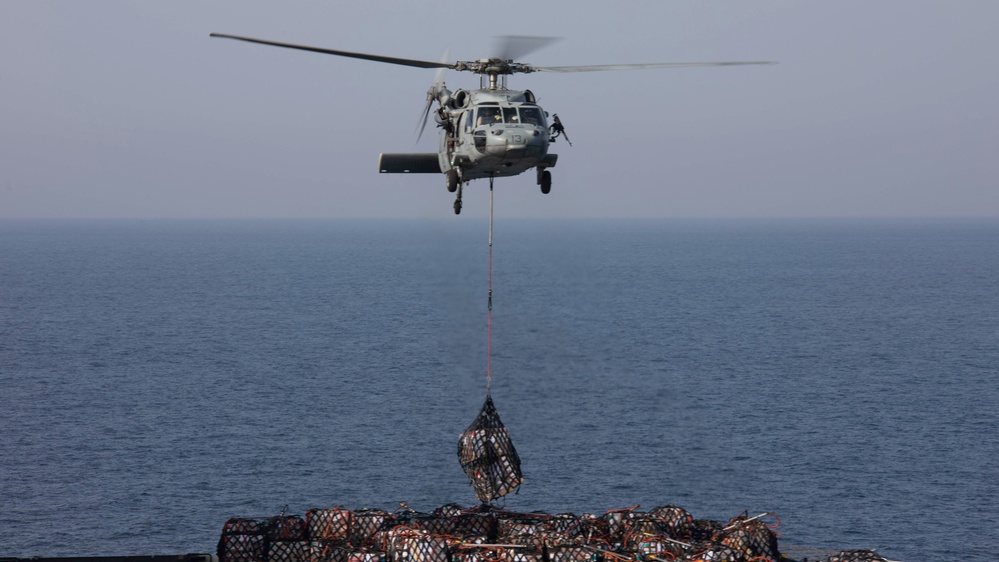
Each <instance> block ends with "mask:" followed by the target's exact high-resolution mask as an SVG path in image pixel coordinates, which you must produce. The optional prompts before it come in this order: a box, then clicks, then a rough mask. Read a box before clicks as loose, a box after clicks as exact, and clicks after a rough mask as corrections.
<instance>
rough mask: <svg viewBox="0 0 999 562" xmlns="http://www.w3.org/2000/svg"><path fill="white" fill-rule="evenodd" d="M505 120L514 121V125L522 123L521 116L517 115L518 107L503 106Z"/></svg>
mask: <svg viewBox="0 0 999 562" xmlns="http://www.w3.org/2000/svg"><path fill="white" fill-rule="evenodd" d="M503 120H504V121H506V122H507V123H512V124H514V125H516V124H519V123H520V118H518V117H517V108H516V107H504V108H503Z"/></svg>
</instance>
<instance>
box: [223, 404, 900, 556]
mask: <svg viewBox="0 0 999 562" xmlns="http://www.w3.org/2000/svg"><path fill="white" fill-rule="evenodd" d="M487 405H488V402H487ZM779 525H780V520H779V519H777V516H776V515H773V514H771V513H764V514H761V515H757V516H755V517H747V514H746V513H743V514H740V515H738V516H736V517H733V518H732V519H730V520H729V521H728V522H727V523H721V522H718V521H712V520H708V519H694V518H693V517H692V516H691V515H690V513H688V512H687V511H686V510H684V509H683V508H680V507H677V506H674V505H664V506H661V507H657V508H655V509H652V510H651V511H648V512H644V511H639V510H638V506H633V507H629V508H623V509H615V510H611V511H608V512H606V513H604V514H603V515H593V514H588V513H584V514H582V515H575V514H572V513H559V514H556V515H549V514H547V513H544V512H531V513H518V512H513V511H507V510H503V509H499V508H496V507H493V506H491V505H488V504H482V505H480V506H478V507H474V508H468V509H466V508H463V507H461V506H459V505H456V504H447V505H445V506H442V507H440V508H438V509H436V510H434V511H433V512H431V513H422V512H418V511H415V510H413V509H410V508H409V507H408V506H406V505H405V504H400V506H399V508H398V509H396V510H395V511H393V512H389V511H385V510H381V509H361V510H350V509H347V508H346V507H343V506H338V507H332V508H325V509H310V510H309V511H308V512H306V516H305V518H304V519H303V518H301V517H298V516H294V515H291V516H286V515H283V514H282V515H279V516H277V517H269V518H233V519H230V520H229V521H226V523H225V525H224V527H223V529H222V537H221V538H220V540H219V545H218V557H219V562H629V561H630V562H650V561H654V562H674V561H677V562H694V561H710V562H793V560H792V559H791V558H788V557H787V556H782V555H781V553H780V551H779V550H778V541H777V539H778V535H777V533H776V530H775V529H776V528H777V527H778V526H779ZM814 562H822V561H821V560H815V561H814ZM825 562H885V559H884V558H882V557H881V556H880V555H878V554H877V553H875V552H873V551H870V550H855V551H844V552H840V553H838V554H835V555H833V556H830V557H829V558H827V559H825Z"/></svg>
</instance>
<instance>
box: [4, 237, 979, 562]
mask: <svg viewBox="0 0 999 562" xmlns="http://www.w3.org/2000/svg"><path fill="white" fill-rule="evenodd" d="M486 234H487V224H486V223H485V222H484V221H483V220H473V219H467V218H465V217H461V218H460V219H458V218H456V219H454V220H448V221H443V222H393V221H375V222H334V221H326V222H308V221H299V222H280V221H229V222H226V221H218V222H213V221H151V222H127V221H112V222H85V221H84V222H76V221H7V222H5V223H2V224H0V556H21V557H27V556H58V555H143V554H172V553H185V552H212V551H213V550H214V547H215V543H216V541H217V540H218V536H219V533H220V530H221V527H222V524H223V523H224V522H225V520H226V519H227V518H229V517H231V516H267V515H276V514H277V513H278V512H280V511H281V509H282V507H283V506H285V505H288V506H289V512H290V513H298V514H304V512H305V511H306V510H307V509H309V508H312V507H331V506H334V505H339V504H343V505H346V506H348V507H351V508H355V509H359V508H364V507H381V508H386V509H392V508H394V507H395V506H397V504H398V502H400V501H406V502H408V503H409V505H410V506H411V507H413V508H415V509H419V510H423V511H430V510H432V509H434V508H436V507H438V506H440V505H443V504H445V503H449V502H457V503H461V504H464V505H469V506H471V505H474V504H475V498H474V493H473V492H472V489H471V487H470V486H469V485H468V482H467V480H466V479H465V477H464V475H463V473H462V472H461V469H460V466H459V465H458V461H457V456H456V450H457V437H458V434H459V433H460V432H461V431H462V430H463V429H464V428H465V427H466V426H467V425H468V424H469V423H470V422H471V421H472V419H473V418H474V416H475V414H476V413H477V411H478V408H479V406H480V405H481V403H482V400H483V399H484V398H485V390H486V389H485V373H486V281H487V266H488V261H487V245H486ZM494 240H495V246H494V308H493V342H492V348H493V358H492V375H493V382H492V395H493V398H494V400H495V402H496V406H497V408H498V409H499V412H500V414H501V416H502V417H503V420H504V422H505V423H506V425H507V427H508V428H509V429H510V432H511V435H512V437H513V440H514V443H515V445H516V446H517V448H518V451H519V452H520V456H521V459H522V461H523V468H524V473H525V476H526V482H525V484H524V485H523V487H522V489H521V490H520V492H519V494H518V495H515V496H510V497H508V498H507V499H505V501H503V502H502V503H503V504H504V505H505V507H507V508H508V509H515V510H525V511H527V510H536V509H540V510H545V511H548V512H551V513H556V512H564V511H572V512H575V513H582V512H594V513H602V512H604V511H606V510H608V509H613V508H619V507H625V506H630V505H633V504H641V505H642V507H643V508H647V509H651V508H652V507H655V506H657V505H662V504H667V503H672V504H675V505H679V506H682V507H684V508H686V509H688V510H689V511H691V512H692V513H693V515H694V516H695V517H698V518H711V519H720V520H727V519H728V518H730V517H732V516H734V515H737V514H739V513H741V512H742V511H743V510H747V511H748V512H750V514H751V515H754V514H757V513H762V512H765V511H772V512H774V513H776V514H777V515H778V516H779V517H780V518H781V521H782V525H781V527H780V531H781V533H782V539H781V540H782V543H784V544H798V545H808V546H813V547H826V548H844V549H854V548H877V549H878V550H879V552H881V553H882V554H883V555H885V556H887V557H889V558H893V559H896V560H906V561H924V560H925V561H936V560H995V559H997V557H999V530H997V529H999V521H997V519H999V516H997V515H999V507H997V506H999V467H997V462H999V379H997V375H999V222H997V221H972V222H928V221H819V222H814V221H813V222H805V221H800V222H795V221H771V222H765V221H758V222H745V221H701V222H684V221H638V222H615V221H593V222H566V221H562V222H558V221H556V222H540V221H538V222H523V221H520V222H518V221H504V220H502V219H500V220H498V221H497V225H496V233H495V238H494Z"/></svg>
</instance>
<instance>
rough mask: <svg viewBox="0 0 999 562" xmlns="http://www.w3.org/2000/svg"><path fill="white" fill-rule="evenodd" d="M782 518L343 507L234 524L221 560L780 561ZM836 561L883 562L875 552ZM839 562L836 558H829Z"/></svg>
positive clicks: (669, 511)
mask: <svg viewBox="0 0 999 562" xmlns="http://www.w3.org/2000/svg"><path fill="white" fill-rule="evenodd" d="M768 519H769V520H773V521H775V520H776V518H775V517H773V516H771V515H769V514H763V515H761V516H756V517H747V516H746V515H745V514H743V515H740V516H737V517H735V518H733V519H731V520H730V521H728V523H726V524H722V523H720V522H717V521H712V520H703V519H694V518H693V517H692V516H691V515H690V513H688V512H687V511H686V510H684V509H683V508H680V507H676V506H672V505H666V506H662V507H657V508H655V509H653V510H651V511H648V512H644V511H639V510H638V509H637V507H635V508H627V509H618V510H612V511H608V512H607V513H605V514H603V515H600V516H596V515H592V514H583V515H581V516H577V515H575V514H572V513H562V514H557V515H549V514H546V513H541V512H532V513H518V512H511V511H506V510H501V509H496V508H493V507H491V506H489V505H482V506H480V507H475V508H470V509H466V508H462V507H460V506H457V505H453V504H449V505H445V506H443V507H441V508H438V509H436V510H434V512H433V513H420V512H417V511H413V510H411V509H409V508H408V507H402V508H400V509H399V510H396V511H394V512H388V511H384V510H379V509H361V510H356V511H352V510H349V509H347V508H345V507H342V506H341V507H333V508H327V509H312V510H309V511H308V512H307V513H306V515H305V517H304V519H303V518H301V517H298V516H286V515H280V516H277V517H270V518H258V519H245V518H234V519H230V520H229V521H227V522H226V524H225V526H224V528H223V531H222V537H221V539H220V541H219V547H218V555H219V559H220V562H624V561H629V560H630V561H641V562H647V561H649V562H669V561H673V560H678V561H688V562H693V561H709V560H710V561H713V562H763V561H770V562H779V561H781V560H786V558H782V556H781V554H780V552H779V551H778V543H777V534H776V533H775V531H774V529H773V528H772V527H773V526H775V523H770V524H768V523H766V522H765V520H768ZM837 556H839V558H835V559H836V560H855V561H857V562H868V561H872V562H874V561H883V560H884V559H883V558H881V557H880V556H878V555H877V554H875V553H873V552H866V551H854V552H848V553H841V554H840V555H837ZM833 559H834V558H830V560H833Z"/></svg>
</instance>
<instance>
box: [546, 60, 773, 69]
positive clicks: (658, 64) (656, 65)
mask: <svg viewBox="0 0 999 562" xmlns="http://www.w3.org/2000/svg"><path fill="white" fill-rule="evenodd" d="M748 64H777V63H776V62H774V61H740V62H652V63H647V64H595V65H588V66H531V70H533V71H536V72H598V71H603V70H641V69H645V68H684V67H697V66H742V65H748Z"/></svg>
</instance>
